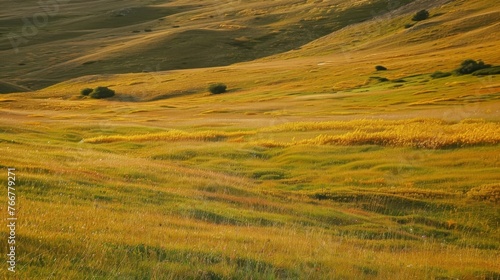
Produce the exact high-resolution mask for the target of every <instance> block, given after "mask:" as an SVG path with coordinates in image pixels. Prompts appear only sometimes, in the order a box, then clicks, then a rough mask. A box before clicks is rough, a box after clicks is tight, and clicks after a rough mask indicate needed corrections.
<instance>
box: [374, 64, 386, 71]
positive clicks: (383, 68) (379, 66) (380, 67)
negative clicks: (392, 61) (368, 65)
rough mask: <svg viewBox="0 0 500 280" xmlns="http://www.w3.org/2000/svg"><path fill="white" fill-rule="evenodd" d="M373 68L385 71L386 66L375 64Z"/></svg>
mask: <svg viewBox="0 0 500 280" xmlns="http://www.w3.org/2000/svg"><path fill="white" fill-rule="evenodd" d="M375 70H377V71H385V70H387V68H385V67H384V66H382V65H377V66H375Z"/></svg>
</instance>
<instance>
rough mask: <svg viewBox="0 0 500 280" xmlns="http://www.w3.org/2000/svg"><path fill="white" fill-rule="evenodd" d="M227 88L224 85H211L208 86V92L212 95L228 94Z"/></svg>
mask: <svg viewBox="0 0 500 280" xmlns="http://www.w3.org/2000/svg"><path fill="white" fill-rule="evenodd" d="M226 89H227V86H226V85H225V84H222V83H216V84H211V85H209V86H208V91H210V92H211V93H212V94H220V93H224V92H226Z"/></svg>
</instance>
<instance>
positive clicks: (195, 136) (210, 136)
mask: <svg viewBox="0 0 500 280" xmlns="http://www.w3.org/2000/svg"><path fill="white" fill-rule="evenodd" d="M252 134H254V133H253V132H241V131H240V132H223V131H215V130H211V131H199V132H185V131H180V130H170V131H166V132H160V133H150V134H142V135H118V136H98V137H92V138H89V139H85V140H84V141H85V142H86V143H94V144H96V143H112V142H118V141H132V142H143V141H220V140H223V139H227V138H237V137H241V136H245V135H252Z"/></svg>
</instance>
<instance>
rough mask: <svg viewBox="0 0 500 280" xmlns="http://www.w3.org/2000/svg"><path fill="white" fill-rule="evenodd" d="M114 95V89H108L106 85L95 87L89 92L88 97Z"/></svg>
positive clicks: (96, 97) (97, 97) (98, 97)
mask: <svg viewBox="0 0 500 280" xmlns="http://www.w3.org/2000/svg"><path fill="white" fill-rule="evenodd" d="M114 95H115V91H114V90H112V89H109V88H107V87H96V88H95V89H94V90H93V91H92V93H90V97H92V98H95V99H101V98H108V97H111V96H114Z"/></svg>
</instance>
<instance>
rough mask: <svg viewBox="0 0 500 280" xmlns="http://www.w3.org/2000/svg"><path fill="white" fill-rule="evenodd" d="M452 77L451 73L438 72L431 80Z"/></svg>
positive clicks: (433, 74)
mask: <svg viewBox="0 0 500 280" xmlns="http://www.w3.org/2000/svg"><path fill="white" fill-rule="evenodd" d="M448 76H451V73H450V72H441V71H436V72H434V73H432V74H431V78H433V79H440V78H445V77H448Z"/></svg>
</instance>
